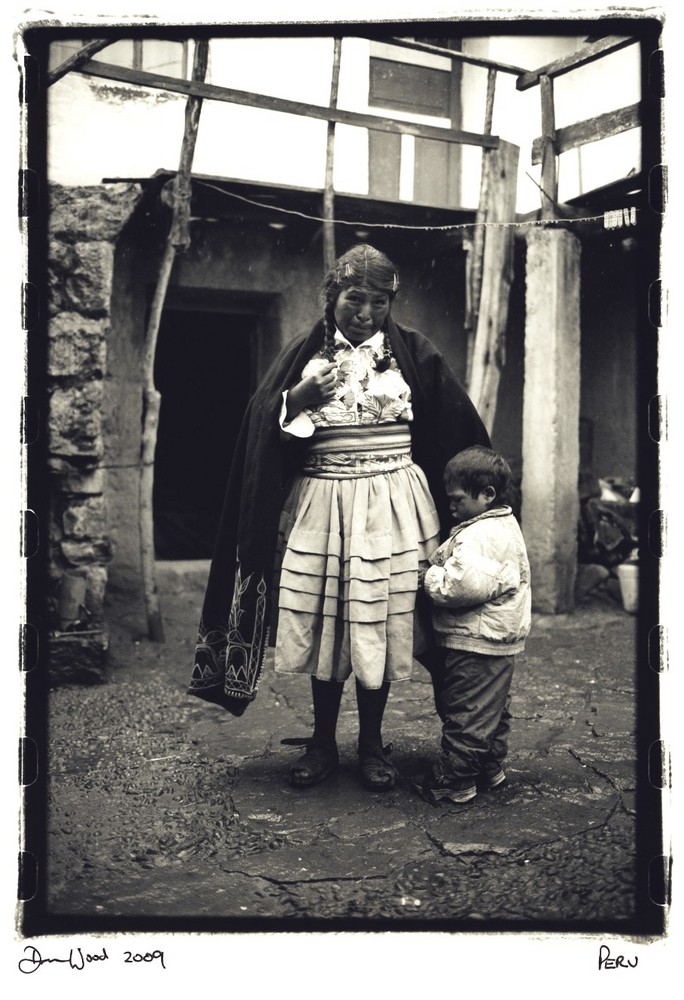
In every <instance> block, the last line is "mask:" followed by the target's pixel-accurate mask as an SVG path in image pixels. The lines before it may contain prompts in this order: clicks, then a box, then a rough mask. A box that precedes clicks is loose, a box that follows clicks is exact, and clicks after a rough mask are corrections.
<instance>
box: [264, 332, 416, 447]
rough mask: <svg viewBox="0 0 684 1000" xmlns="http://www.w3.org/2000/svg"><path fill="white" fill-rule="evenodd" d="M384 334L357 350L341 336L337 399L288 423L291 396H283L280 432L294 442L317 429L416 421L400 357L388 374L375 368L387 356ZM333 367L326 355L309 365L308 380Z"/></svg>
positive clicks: (337, 337)
mask: <svg viewBox="0 0 684 1000" xmlns="http://www.w3.org/2000/svg"><path fill="white" fill-rule="evenodd" d="M384 345H385V340H384V334H383V332H382V330H378V332H377V333H374V334H373V336H372V337H369V338H368V340H365V341H364V342H363V343H362V344H359V345H358V346H357V347H355V346H354V345H353V344H351V343H350V342H349V341H348V340H347V338H346V337H345V336H344V335H343V334H342V333H340V331H339V330H336V331H335V363H336V365H337V384H336V386H335V396H334V398H333V399H332V400H330V401H329V402H327V403H323V404H322V405H321V406H317V407H315V408H312V409H310V408H307V409H304V410H302V411H301V412H300V413H298V414H297V416H296V417H294V419H293V420H291V421H290V422H289V423H286V415H287V392H284V393H283V405H282V407H281V411H280V427H281V429H282V430H283V431H284V432H285V433H286V434H291V435H293V436H294V437H300V438H306V437H311V435H312V434H313V433H314V431H315V429H316V427H321V426H323V427H331V426H342V425H345V424H347V425H348V424H388V423H394V422H395V421H397V420H406V421H410V420H413V410H412V408H411V390H410V388H409V386H408V384H407V383H406V382H405V381H404V377H403V376H402V374H401V372H400V370H399V366H398V365H397V363H396V361H395V360H394V358H392V360H391V364H390V367H389V368H388V369H387V371H384V372H378V371H376V370H375V368H374V367H373V366H374V364H375V362H376V361H377V360H379V359H380V358H382V356H383V354H384ZM327 364H329V361H328V359H327V358H326V357H325V356H324V354H323V350H321V351H319V352H318V353H317V354H315V355H314V356H313V358H311V360H310V361H309V362H307V364H306V365H305V366H304V370H303V371H302V378H308V377H309V376H310V375H313V374H315V372H316V371H319V370H320V369H321V368H323V367H324V366H325V365H327Z"/></svg>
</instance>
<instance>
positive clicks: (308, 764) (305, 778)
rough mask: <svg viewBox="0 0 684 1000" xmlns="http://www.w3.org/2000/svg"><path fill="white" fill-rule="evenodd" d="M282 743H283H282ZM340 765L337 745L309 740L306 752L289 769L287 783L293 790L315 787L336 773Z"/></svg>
mask: <svg viewBox="0 0 684 1000" xmlns="http://www.w3.org/2000/svg"><path fill="white" fill-rule="evenodd" d="M283 742H284V741H283ZM339 764H340V758H339V754H338V752H337V745H336V744H334V743H333V744H330V743H321V742H319V741H318V740H313V739H312V740H310V741H309V743H308V745H307V748H306V751H305V752H304V753H303V754H302V756H301V757H300V758H299V760H297V761H295V763H294V764H292V766H291V767H290V768H289V770H288V772H287V777H288V781H289V782H290V784H291V785H293V786H294V787H295V788H308V786H309V785H317V784H318V783H319V781H323V780H324V779H325V778H327V777H328V775H330V774H332V773H333V771H336V770H337V768H338V767H339Z"/></svg>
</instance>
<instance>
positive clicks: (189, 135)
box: [140, 41, 209, 642]
mask: <svg viewBox="0 0 684 1000" xmlns="http://www.w3.org/2000/svg"><path fill="white" fill-rule="evenodd" d="M208 54H209V43H208V41H198V42H196V43H195V59H194V64H193V69H192V78H193V80H198V81H200V82H201V81H203V80H204V78H205V76H206V72H207V62H208ZM201 109H202V98H201V97H188V100H187V104H186V106H185V131H184V134H183V143H182V146H181V155H180V165H179V168H178V173H177V175H176V177H175V179H174V186H173V209H172V219H171V227H170V229H169V234H168V236H167V239H166V246H165V248H164V253H163V255H162V261H161V265H160V268H159V276H158V278H157V285H156V288H155V290H154V296H153V299H152V306H151V308H150V317H149V320H148V323H147V330H146V334H145V355H144V361H143V375H144V382H143V427H142V438H141V447H140V561H141V573H142V581H143V591H144V595H145V609H146V613H147V632H148V636H149V638H150V639H151V640H152V641H153V642H163V641H164V625H163V621H162V616H161V611H160V608H159V594H158V591H157V580H156V567H155V552H154V511H153V505H152V495H153V489H154V455H155V450H156V447H157V430H158V427H159V409H160V405H161V395H160V393H159V392H158V390H157V388H156V386H155V384H154V359H155V354H156V350H157V337H158V334H159V326H160V323H161V316H162V311H163V308H164V299H165V298H166V290H167V288H168V284H169V279H170V277H171V270H172V268H173V263H174V260H175V258H176V252H177V251H178V250H181V251H182V250H185V249H187V247H188V246H189V244H190V194H191V184H190V178H191V169H192V160H193V156H194V152H195V144H196V141H197V130H198V127H199V117H200V112H201Z"/></svg>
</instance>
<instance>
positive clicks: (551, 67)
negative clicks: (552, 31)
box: [515, 35, 637, 90]
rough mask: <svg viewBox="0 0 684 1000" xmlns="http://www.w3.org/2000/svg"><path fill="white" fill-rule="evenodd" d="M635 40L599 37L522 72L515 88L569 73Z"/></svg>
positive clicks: (533, 84) (531, 85) (527, 88)
mask: <svg viewBox="0 0 684 1000" xmlns="http://www.w3.org/2000/svg"><path fill="white" fill-rule="evenodd" d="M636 41H637V39H636V38H632V37H628V38H623V37H620V36H617V35H610V36H609V37H607V38H601V39H600V40H599V41H598V42H592V43H591V44H589V45H584V46H583V47H582V48H581V49H578V50H577V52H572V53H570V55H567V56H563V58H562V59H556V60H555V61H554V62H551V63H548V64H547V65H546V66H540V68H539V69H535V70H531V71H530V72H528V73H523V74H522V75H521V76H519V77H518V79H517V80H516V81H515V87H516V90H529V89H530V87H536V85H537V84H538V83H539V82H540V81H541V78H542V77H543V76H550V77H556V76H561V75H562V74H563V73H569V72H570V70H573V69H578V68H579V67H580V66H586V65H587V63H590V62H594V60H595V59H600V58H601V57H602V56H607V55H608V54H609V53H610V52H618V51H619V50H620V49H624V48H626V47H627V46H628V45H634V44H635V42H636Z"/></svg>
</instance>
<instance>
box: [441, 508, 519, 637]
mask: <svg viewBox="0 0 684 1000" xmlns="http://www.w3.org/2000/svg"><path fill="white" fill-rule="evenodd" d="M430 563H431V565H430V567H429V568H428V570H427V572H426V574H425V584H424V586H425V591H426V593H427V595H428V597H429V599H430V601H431V603H432V622H433V627H434V630H435V638H436V641H437V644H438V645H439V646H448V647H449V648H451V649H463V650H467V651H469V652H474V653H485V654H486V655H488V656H503V655H513V654H516V653H521V652H522V651H523V649H524V648H525V638H526V636H527V635H528V633H529V631H530V608H531V594H530V564H529V562H528V559H527V550H526V548H525V542H524V541H523V536H522V532H521V531H520V527H519V525H518V522H517V521H516V519H515V517H514V516H513V513H512V511H511V508H510V507H495V508H494V509H493V510H488V511H486V512H485V513H484V514H480V516H479V517H474V518H472V519H471V520H470V521H464V522H463V523H462V524H457V525H456V527H455V528H453V529H452V531H451V534H450V536H449V538H448V539H447V541H446V542H443V544H442V545H440V547H439V548H438V549H437V550H436V552H434V553H433V555H432V557H431V559H430Z"/></svg>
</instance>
